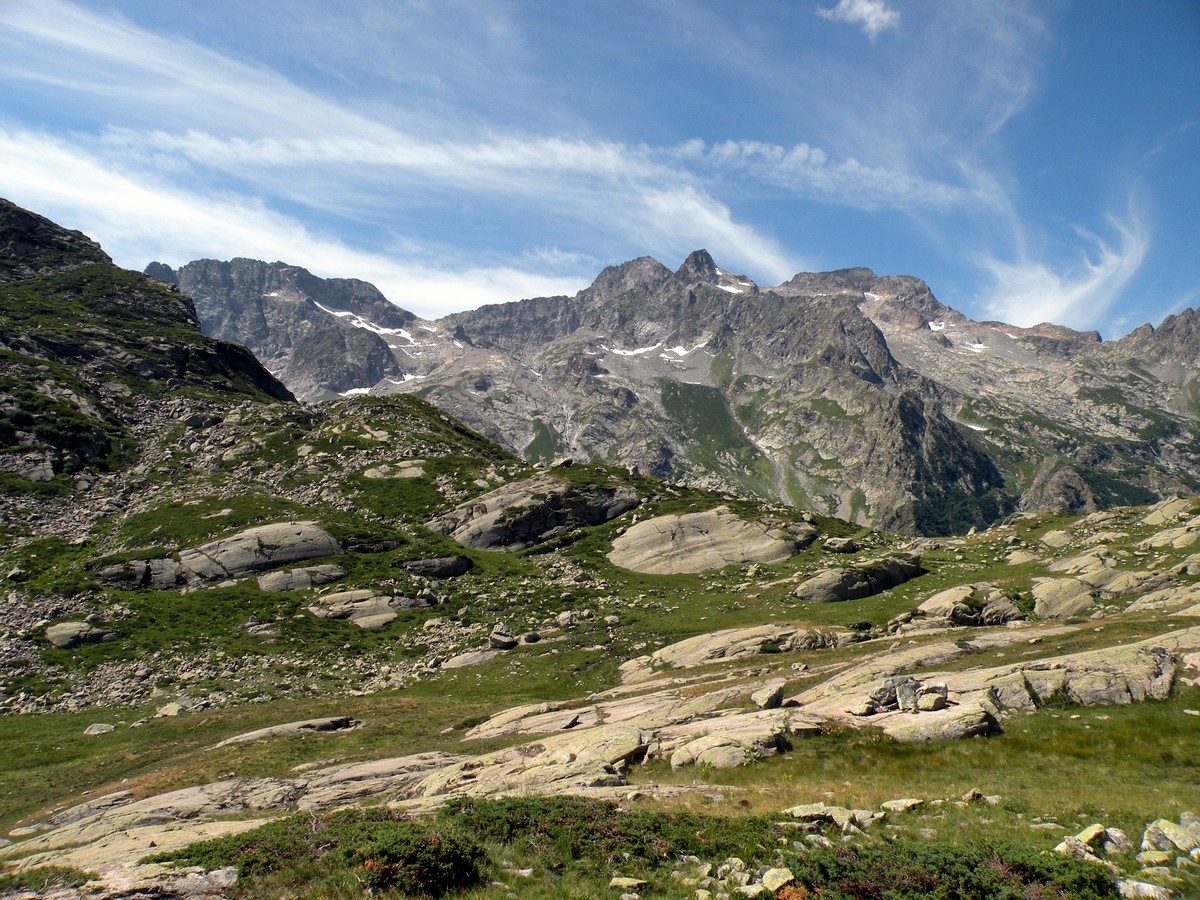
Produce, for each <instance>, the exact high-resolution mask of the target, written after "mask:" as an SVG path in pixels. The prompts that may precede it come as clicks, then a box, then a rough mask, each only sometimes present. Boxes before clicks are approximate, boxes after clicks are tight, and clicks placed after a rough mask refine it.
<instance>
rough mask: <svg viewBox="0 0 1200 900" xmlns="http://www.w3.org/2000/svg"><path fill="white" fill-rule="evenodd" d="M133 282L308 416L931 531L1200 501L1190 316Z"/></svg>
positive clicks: (800, 299) (833, 297)
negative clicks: (393, 405) (1123, 325)
mask: <svg viewBox="0 0 1200 900" xmlns="http://www.w3.org/2000/svg"><path fill="white" fill-rule="evenodd" d="M148 271H150V272H151V273H152V274H155V275H157V276H159V277H162V278H165V279H167V280H169V281H171V282H172V283H177V284H178V285H179V287H180V289H181V290H182V291H183V292H184V293H185V294H187V295H188V296H190V297H192V298H194V300H195V302H196V306H197V309H198V311H199V316H200V319H201V322H202V323H203V327H204V329H205V333H206V334H211V335H214V336H217V337H220V338H224V339H226V340H232V341H237V342H239V343H244V344H246V345H247V346H249V347H250V348H252V349H253V350H254V352H255V353H257V354H258V355H259V356H260V358H262V359H263V360H264V361H266V362H267V364H268V366H269V367H270V368H271V369H272V371H273V372H275V373H276V374H278V375H279V376H280V377H281V378H282V379H283V381H284V382H285V383H286V384H287V385H288V386H289V387H290V388H291V389H292V390H293V391H295V392H296V394H297V396H300V397H301V398H303V399H327V398H331V397H335V396H349V395H352V394H359V393H365V392H367V391H370V392H371V393H374V394H388V393H393V392H397V391H401V392H409V393H416V394H417V395H419V396H421V397H424V398H426V399H428V400H431V401H432V402H434V403H435V404H437V405H438V406H439V407H440V408H442V409H445V410H447V411H448V412H450V413H452V414H453V415H455V416H456V417H458V418H459V419H460V420H462V421H463V422H466V423H467V424H468V425H470V426H471V427H472V428H474V429H476V430H477V431H479V432H480V433H482V434H484V435H486V436H487V437H489V438H490V439H492V440H494V441H496V442H498V443H500V444H501V445H502V446H505V447H506V448H508V449H510V450H511V451H513V452H515V453H517V454H519V455H521V456H522V457H523V458H525V459H527V460H529V461H531V462H537V461H542V462H550V461H552V460H553V459H555V458H557V457H559V456H564V455H569V456H572V457H575V458H577V459H585V460H590V461H593V462H600V463H616V464H622V465H626V466H630V465H632V466H637V467H638V468H639V469H640V470H642V471H644V472H647V473H649V474H653V475H656V476H658V477H660V478H665V479H669V480H679V479H683V480H687V481H689V482H691V483H696V484H701V485H705V486H708V487H710V488H713V489H715V490H732V491H735V492H737V493H742V494H749V495H752V496H757V497H760V498H763V499H767V500H783V501H786V502H789V503H792V504H795V505H797V506H801V507H804V508H809V509H814V510H818V511H821V512H823V513H826V514H829V515H836V516H839V517H841V518H844V519H847V520H850V521H853V522H856V523H859V524H868V525H874V526H877V527H882V528H887V529H891V530H900V531H904V532H908V533H917V534H926V535H937V534H950V533H959V532H962V531H966V530H967V529H969V528H970V527H972V526H977V527H984V526H986V525H988V524H991V523H993V522H996V521H1000V520H1002V519H1003V518H1004V517H1005V516H1007V515H1008V514H1010V513H1011V512H1013V511H1015V510H1021V511H1028V512H1084V513H1087V512H1094V511H1096V510H1097V509H1102V508H1106V507H1109V506H1113V505H1120V504H1130V503H1150V502H1154V501H1155V500H1157V499H1162V498H1164V497H1167V496H1170V495H1172V494H1173V493H1176V492H1179V491H1183V492H1191V493H1195V492H1196V491H1197V490H1198V489H1200V480H1198V479H1200V457H1198V456H1197V447H1200V441H1198V440H1197V421H1198V419H1200V405H1198V403H1200V401H1198V395H1197V385H1198V384H1200V381H1198V379H1197V374H1198V373H1197V360H1198V359H1200V337H1198V336H1200V330H1198V328H1197V321H1198V320H1197V314H1196V312H1195V311H1194V310H1187V311H1185V312H1183V313H1181V314H1179V315H1177V316H1171V317H1169V318H1168V319H1166V320H1165V321H1164V322H1162V323H1161V324H1160V325H1159V327H1158V328H1153V327H1151V326H1150V325H1145V326H1143V327H1141V328H1139V329H1137V330H1136V331H1134V332H1133V333H1131V334H1129V335H1127V336H1126V337H1124V338H1122V339H1120V340H1117V341H1102V340H1101V339H1100V336H1099V335H1098V334H1096V333H1095V332H1087V333H1083V332H1076V331H1072V330H1071V329H1069V328H1064V327H1061V326H1056V325H1051V324H1043V325H1039V326H1037V327H1034V328H1017V327H1015V326H1010V325H1005V324H1002V323H996V322H974V321H971V320H970V319H968V318H967V317H966V316H964V315H962V314H961V313H959V312H957V311H956V310H954V309H951V308H950V307H947V306H945V305H944V304H942V303H941V302H939V301H938V300H937V299H936V298H935V297H934V295H933V293H932V292H931V291H930V289H929V287H928V285H926V284H925V283H924V282H922V281H921V280H919V279H917V278H913V277H909V276H885V277H880V276H876V275H875V274H874V273H872V272H870V271H869V270H867V269H846V270H842V271H837V272H824V273H801V274H799V275H796V276H795V277H794V278H792V279H791V280H789V281H787V282H785V283H784V284H781V285H778V286H775V287H771V288H760V287H759V286H757V285H755V284H754V283H753V282H751V281H750V280H749V279H747V278H745V277H743V276H740V275H735V274H732V273H730V272H727V271H725V270H724V269H721V268H719V267H718V266H717V264H716V263H715V262H714V260H713V259H712V258H711V256H709V254H708V253H707V252H705V251H702V250H701V251H696V252H695V253H693V254H692V255H691V256H689V257H688V259H687V260H685V261H684V263H683V264H682V265H681V266H680V267H679V268H678V269H676V270H675V271H671V270H670V269H668V268H667V267H665V266H663V265H662V264H661V263H659V262H657V261H656V260H653V259H649V258H642V259H636V260H632V261H630V262H627V263H624V264H622V265H619V266H613V267H610V268H608V269H605V270H604V271H603V272H601V273H600V275H599V276H598V277H597V278H596V280H595V282H594V283H593V284H592V285H591V286H590V287H588V288H586V289H585V290H583V291H581V292H579V293H578V294H577V295H575V296H574V297H544V298H536V299H531V300H521V301H519V302H514V303H507V304H499V305H495V306H487V307H483V308H480V309H476V310H473V311H469V312H464V313H456V314H454V315H451V316H447V317H445V318H443V319H440V320H437V321H424V320H420V319H418V318H417V317H415V316H414V315H412V314H411V313H408V312H405V311H403V310H399V309H398V308H397V307H395V306H392V305H391V304H388V303H387V302H386V300H385V299H384V298H383V296H382V295H381V294H379V292H378V291H376V290H375V289H374V288H373V287H371V286H370V285H368V284H365V283H364V282H359V281H353V280H345V279H341V280H336V279H335V280H329V281H326V280H322V279H319V278H314V277H313V276H312V275H311V274H309V273H308V272H307V271H305V270H304V269H302V268H299V267H297V266H289V265H285V264H283V263H272V264H267V263H261V262H257V261H254V260H246V259H235V260H233V261H232V262H227V263H222V262H215V261H212V260H200V261H197V262H192V263H189V264H187V265H186V266H183V267H182V268H181V269H180V270H179V271H178V272H174V271H172V270H171V269H169V268H167V267H165V266H162V265H161V264H155V265H154V266H152V267H151V269H149V270H148Z"/></svg>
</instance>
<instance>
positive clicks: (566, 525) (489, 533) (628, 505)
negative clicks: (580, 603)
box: [426, 474, 638, 552]
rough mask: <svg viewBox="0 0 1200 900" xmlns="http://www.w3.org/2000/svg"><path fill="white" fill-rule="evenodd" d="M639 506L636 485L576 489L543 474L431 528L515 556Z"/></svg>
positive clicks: (453, 513)
mask: <svg viewBox="0 0 1200 900" xmlns="http://www.w3.org/2000/svg"><path fill="white" fill-rule="evenodd" d="M637 505H638V499H637V494H636V493H635V492H634V490H633V488H631V487H627V486H621V487H605V486H602V485H586V486H579V487H577V486H574V485H571V484H569V483H568V482H566V481H563V480H562V479H560V478H557V477H555V476H553V475H549V474H541V475H535V476H534V477H533V478H527V479H525V480H524V481H516V482H513V483H512V484H506V485H504V486H503V487H499V488H496V489H495V490H494V491H489V492H488V493H486V494H483V495H482V496H479V497H476V498H475V499H474V500H470V501H468V502H466V503H463V504H460V505H459V506H456V507H455V508H454V509H451V510H449V511H448V512H445V513H442V514H441V515H439V516H435V517H434V518H433V519H430V520H429V522H427V523H426V524H427V525H428V526H429V528H430V529H432V530H433V531H436V532H439V533H440V534H447V535H449V536H450V537H452V538H454V540H456V541H458V542H459V543H460V544H462V545H463V546H464V547H473V548H475V549H476V550H502V551H507V552H511V551H515V550H523V549H525V548H526V547H531V546H533V545H535V544H540V543H543V542H545V541H548V540H551V539H552V538H555V537H558V536H559V535H562V534H566V533H567V532H568V531H572V530H574V529H576V528H580V527H583V526H585V525H601V524H603V523H604V522H607V521H609V520H610V519H615V518H616V517H617V516H619V515H621V514H622V513H624V512H628V511H629V510H631V509H633V508H634V507H635V506H637Z"/></svg>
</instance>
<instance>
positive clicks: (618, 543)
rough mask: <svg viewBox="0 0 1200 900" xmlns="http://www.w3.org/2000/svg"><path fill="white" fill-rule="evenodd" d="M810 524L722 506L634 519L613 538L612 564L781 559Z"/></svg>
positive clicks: (802, 540)
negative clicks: (752, 517)
mask: <svg viewBox="0 0 1200 900" xmlns="http://www.w3.org/2000/svg"><path fill="white" fill-rule="evenodd" d="M816 534H817V532H816V530H815V529H813V528H812V526H810V525H797V526H793V527H792V528H784V527H780V526H778V525H775V526H772V525H767V524H764V523H762V522H752V521H748V520H746V519H743V518H742V517H741V516H739V515H738V514H737V513H735V512H733V510H731V509H729V507H727V506H718V507H717V508H716V509H706V510H704V511H702V512H695V513H685V514H683V515H671V516H658V517H656V518H653V519H647V520H645V521H644V522H638V523H637V524H636V525H633V526H631V527H630V528H629V529H627V530H626V531H625V533H624V534H622V535H620V536H619V537H618V538H617V539H616V540H614V541H613V549H612V552H610V553H609V554H608V559H609V561H610V562H612V563H613V564H614V565H617V566H620V567H621V568H623V569H631V570H633V571H635V572H644V573H647V574H652V575H675V574H680V573H692V572H707V571H710V570H712V569H720V568H723V567H725V566H729V565H744V564H746V563H752V562H756V563H781V562H785V561H786V560H788V559H789V558H791V557H792V556H794V555H795V554H796V553H797V552H798V550H799V549H801V548H803V547H804V546H806V545H807V544H808V543H811V542H812V541H813V540H814V539H815V538H816Z"/></svg>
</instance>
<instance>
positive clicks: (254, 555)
mask: <svg viewBox="0 0 1200 900" xmlns="http://www.w3.org/2000/svg"><path fill="white" fill-rule="evenodd" d="M341 552H342V547H341V545H340V544H338V542H337V541H335V540H334V539H333V538H332V537H330V536H329V534H328V533H327V532H325V531H324V530H322V529H321V528H319V527H317V526H316V525H315V524H313V523H312V522H277V523H275V524H273V525H260V526H258V527H257V528H248V529H246V530H245V531H242V532H239V533H238V534H235V535H232V536H230V537H227V538H222V539H221V540H219V541H212V542H210V543H207V544H202V545H201V546H199V547H195V548H192V549H189V550H183V551H181V552H180V554H179V562H180V563H181V564H182V565H183V567H184V568H185V569H186V570H187V571H188V572H190V573H191V574H193V575H195V576H196V577H198V578H202V579H205V580H217V579H224V578H236V577H238V576H240V575H248V574H250V573H252V572H261V571H263V570H265V569H273V568H276V567H277V566H281V565H284V564H285V563H292V562H299V561H301V560H305V559H313V558H315V557H321V556H335V555H337V554H339V553H341Z"/></svg>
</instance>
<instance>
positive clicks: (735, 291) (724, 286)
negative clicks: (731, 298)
mask: <svg viewBox="0 0 1200 900" xmlns="http://www.w3.org/2000/svg"><path fill="white" fill-rule="evenodd" d="M717 287H719V288H720V289H721V290H723V291H725V292H726V293H729V294H744V293H746V292H745V291H743V290H742V289H741V288H735V287H731V286H729V285H727V284H718V285H717Z"/></svg>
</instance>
